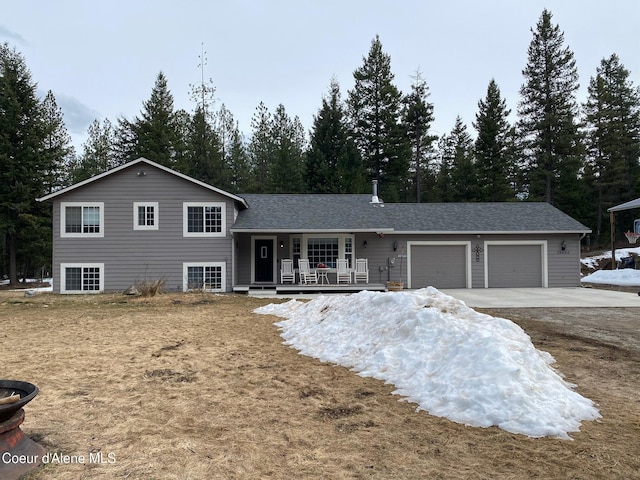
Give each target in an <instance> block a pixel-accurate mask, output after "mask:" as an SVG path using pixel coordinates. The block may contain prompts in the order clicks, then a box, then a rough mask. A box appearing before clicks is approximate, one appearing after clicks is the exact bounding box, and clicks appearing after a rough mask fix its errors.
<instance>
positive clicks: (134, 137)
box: [116, 72, 181, 167]
mask: <svg viewBox="0 0 640 480" xmlns="http://www.w3.org/2000/svg"><path fill="white" fill-rule="evenodd" d="M143 107H144V108H143V110H142V111H141V113H140V114H141V116H140V117H136V118H135V119H134V120H133V121H129V120H126V119H120V120H119V122H118V132H117V135H116V142H117V148H116V153H117V156H118V157H119V163H123V162H127V161H131V160H135V159H137V158H139V157H144V158H147V159H148V160H151V161H154V162H157V163H159V164H161V165H164V166H167V167H174V166H175V160H176V150H177V147H178V146H179V145H180V142H181V138H180V131H179V127H178V123H177V117H176V113H175V112H174V108H173V95H171V92H170V91H169V89H168V87H167V79H166V77H165V76H164V73H162V72H160V73H159V74H158V76H157V77H156V81H155V84H154V87H153V89H152V91H151V97H150V98H149V100H147V101H145V102H143Z"/></svg>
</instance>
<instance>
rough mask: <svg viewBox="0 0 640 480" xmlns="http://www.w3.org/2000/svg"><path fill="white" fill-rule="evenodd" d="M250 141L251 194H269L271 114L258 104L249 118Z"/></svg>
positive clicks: (262, 105)
mask: <svg viewBox="0 0 640 480" xmlns="http://www.w3.org/2000/svg"><path fill="white" fill-rule="evenodd" d="M251 128H252V134H251V140H250V141H249V145H248V147H247V153H248V156H249V166H250V169H251V181H250V184H249V191H250V192H251V193H269V188H270V186H271V174H272V159H273V150H274V145H273V139H272V137H271V113H270V112H269V109H268V108H267V106H266V105H265V104H264V103H262V102H260V104H259V105H258V107H257V108H256V111H255V112H254V114H253V117H252V118H251Z"/></svg>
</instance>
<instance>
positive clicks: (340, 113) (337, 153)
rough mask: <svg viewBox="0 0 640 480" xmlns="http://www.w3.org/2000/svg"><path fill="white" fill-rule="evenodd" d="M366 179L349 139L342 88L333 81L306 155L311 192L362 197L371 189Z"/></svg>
mask: <svg viewBox="0 0 640 480" xmlns="http://www.w3.org/2000/svg"><path fill="white" fill-rule="evenodd" d="M364 178H365V173H364V170H363V169H362V163H361V160H360V154H359V153H358V150H357V149H356V146H355V144H354V142H353V140H352V139H351V138H350V135H349V128H348V124H347V121H346V112H345V108H344V105H343V103H342V100H341V96H340V86H339V84H338V82H337V81H336V80H332V81H331V85H330V87H329V94H328V96H327V97H325V98H323V99H322V107H321V108H320V110H319V111H318V113H317V115H315V116H314V119H313V127H312V129H311V139H310V145H309V149H308V150H307V152H306V164H305V182H306V184H307V189H308V191H309V192H311V193H360V192H361V191H363V189H364V188H367V187H365V185H364V184H365V183H366V181H365V180H364Z"/></svg>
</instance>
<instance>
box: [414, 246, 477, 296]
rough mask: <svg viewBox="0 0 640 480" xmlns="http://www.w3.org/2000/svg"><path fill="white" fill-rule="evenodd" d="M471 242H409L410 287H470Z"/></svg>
mask: <svg viewBox="0 0 640 480" xmlns="http://www.w3.org/2000/svg"><path fill="white" fill-rule="evenodd" d="M470 248H471V244H470V243H469V242H407V251H408V265H409V271H408V274H409V288H423V287H436V288H470V287H471V284H470V282H471V272H470V264H469V252H470Z"/></svg>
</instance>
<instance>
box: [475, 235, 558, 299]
mask: <svg viewBox="0 0 640 480" xmlns="http://www.w3.org/2000/svg"><path fill="white" fill-rule="evenodd" d="M546 250H547V244H546V241H531V242H527V241H520V242H486V243H485V257H484V259H485V286H486V287H488V288H510V287H511V288H517V287H524V288H529V287H546V286H547V283H548V282H547V261H546V258H547V252H546Z"/></svg>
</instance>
